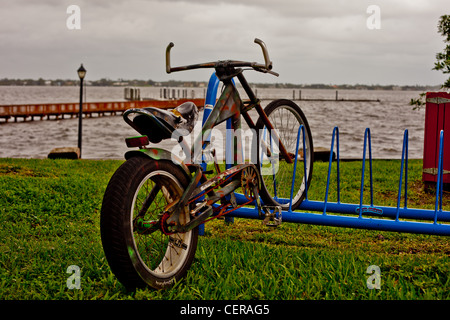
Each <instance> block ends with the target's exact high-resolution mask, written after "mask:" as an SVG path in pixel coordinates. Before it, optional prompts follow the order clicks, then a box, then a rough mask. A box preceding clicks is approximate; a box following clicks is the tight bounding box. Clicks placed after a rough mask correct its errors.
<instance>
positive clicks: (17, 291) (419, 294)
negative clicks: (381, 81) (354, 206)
mask: <svg viewBox="0 0 450 320" xmlns="http://www.w3.org/2000/svg"><path fill="white" fill-rule="evenodd" d="M120 164H121V161H114V160H108V161H99V160H98V161H94V160H92V161H91V160H75V161H74V160H48V159H0V190H1V191H0V192H1V198H0V225H1V228H0V238H1V239H2V241H1V243H0V299H4V300H36V299H39V300H72V299H75V300H87V299H89V300H91V299H94V300H110V299H113V300H119V299H120V300H129V299H162V300H170V299H183V300H184V299H192V300H221V299H225V300H228V299H232V300H234V299H238V300H247V299H264V300H292V299H313V300H316V299H362V300H366V299H382V300H394V299H418V300H425V299H426V300H429V299H432V300H435V299H450V278H449V275H450V239H449V237H445V236H431V235H416V234H406V233H395V232H384V231H370V230H356V229H347V228H336V227H325V226H315V225H301V224H293V223H283V224H281V226H279V227H278V228H268V227H265V226H263V225H262V224H261V221H256V220H246V219H239V218H235V219H234V223H233V224H228V223H225V222H224V221H223V220H214V221H212V222H210V223H208V224H207V225H206V231H205V236H202V237H200V238H199V245H198V249H197V253H196V256H195V259H194V262H193V265H192V267H191V269H190V271H189V272H188V275H187V277H186V278H185V279H183V280H182V281H180V282H179V283H177V284H176V285H175V287H173V288H172V289H170V290H166V291H157V290H153V289H150V288H147V289H138V290H136V291H134V292H128V291H126V290H125V288H124V287H123V286H122V285H121V284H120V283H119V282H118V281H117V279H116V278H115V276H114V275H113V274H112V273H111V271H110V269H109V266H108V264H107V261H106V259H105V257H104V253H103V249H102V245H101V241H100V232H99V216H100V208H101V202H102V197H103V192H104V190H105V188H106V185H107V183H108V181H109V178H110V177H111V175H112V174H113V172H114V171H115V169H116V168H117V167H118V166H119V165H120ZM327 168H328V164H327V163H321V162H317V163H315V165H314V175H313V180H312V181H313V184H312V187H311V189H310V193H309V196H310V199H312V200H314V199H316V200H323V196H324V192H325V181H326V175H327ZM399 168H400V162H399V161H392V160H390V161H389V160H376V161H374V187H375V203H376V204H377V205H389V206H395V205H396V201H397V188H398V175H399ZM366 170H368V167H366ZM421 170H422V162H421V161H420V160H414V161H410V171H409V176H408V179H409V185H410V189H409V195H408V197H409V204H408V205H409V206H410V207H423V208H433V206H434V195H432V194H428V193H426V192H424V191H423V187H422V183H421ZM341 175H342V177H341V179H342V180H341V189H342V190H341V192H342V199H341V201H342V202H348V203H359V184H360V178H361V162H343V163H341ZM332 180H333V181H334V180H335V173H333V175H332ZM366 180H367V181H368V179H367V178H366ZM334 186H335V183H333V184H332V187H331V190H330V198H329V200H330V201H335V199H336V196H335V187H334ZM366 194H367V195H366V196H365V202H366V201H367V199H368V198H367V197H368V191H366ZM444 208H445V209H446V210H449V208H450V203H449V195H448V194H447V193H444ZM71 265H76V266H78V267H79V268H80V272H81V273H80V286H79V289H69V288H68V286H67V280H68V278H69V277H70V276H71V275H72V274H71V273H67V268H68V267H69V266H71ZM371 265H376V266H378V267H379V268H380V273H379V274H378V276H379V279H380V280H381V282H380V285H381V289H379V290H377V289H369V288H368V286H367V279H368V278H369V277H370V276H371V274H369V273H367V268H368V267H369V266H371Z"/></svg>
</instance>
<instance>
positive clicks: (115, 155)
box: [0, 86, 425, 159]
mask: <svg viewBox="0 0 450 320" xmlns="http://www.w3.org/2000/svg"><path fill="white" fill-rule="evenodd" d="M123 91H124V89H123V88H121V87H87V90H86V94H85V97H86V100H85V101H92V102H94V101H121V100H123V96H124V95H123ZM192 91H194V92H195V96H196V97H204V91H205V90H204V89H203V88H190V89H188V92H189V96H191V94H192ZM257 92H258V96H259V97H260V98H264V97H271V98H292V97H293V90H292V89H258V91H257ZM419 93H420V92H414V91H379V90H373V91H372V90H339V98H344V99H380V100H381V102H336V101H326V102H320V101H311V102H309V101H296V102H297V103H298V104H299V106H300V107H301V109H302V110H303V112H304V113H305V115H306V117H307V119H308V122H309V125H310V127H311V132H312V135H313V139H314V146H315V147H325V148H330V144H331V135H332V131H333V128H334V127H335V126H338V127H339V132H340V140H339V143H340V156H341V158H361V157H362V154H363V143H364V131H365V129H366V128H367V127H369V128H370V130H371V137H372V155H373V157H374V158H378V159H380V158H389V159H399V158H401V151H402V141H403V132H404V130H405V129H408V131H409V157H410V158H422V156H423V135H424V118H425V111H424V110H423V109H422V110H419V111H413V110H412V107H411V106H410V105H409V104H408V103H409V101H410V99H411V98H417V97H418V95H419ZM78 94H79V89H78V87H18V86H11V87H8V86H0V104H21V103H23V104H25V103H50V102H53V103H56V102H76V101H78V99H79V96H78ZM298 94H299V90H298V89H297V90H295V96H296V97H298ZM301 94H302V98H326V99H334V98H335V94H336V91H335V90H313V89H302V92H301ZM159 96H160V88H141V97H152V98H159ZM242 96H243V97H244V96H245V95H244V94H243V95H242ZM267 103H269V101H266V100H264V101H263V106H265V105H266V104H267ZM201 116H202V114H200V119H201ZM256 120H257V118H256V117H254V121H255V122H256ZM134 135H136V132H135V131H134V130H133V129H132V128H131V127H129V126H128V125H127V124H126V123H125V122H124V121H123V120H122V117H121V116H120V115H119V116H105V117H95V116H94V117H92V118H84V119H83V148H82V157H83V158H85V159H122V158H123V154H124V153H125V152H126V151H127V147H126V146H125V143H124V139H125V137H127V136H134ZM77 139H78V119H75V118H74V119H64V120H44V121H39V120H38V121H28V122H17V123H14V122H13V121H10V122H8V123H4V122H1V123H0V157H13V158H45V157H47V155H48V153H49V152H50V150H51V149H53V148H55V147H67V146H76V145H77ZM164 146H165V147H166V148H168V149H169V150H170V149H171V148H172V147H173V146H174V142H170V143H164Z"/></svg>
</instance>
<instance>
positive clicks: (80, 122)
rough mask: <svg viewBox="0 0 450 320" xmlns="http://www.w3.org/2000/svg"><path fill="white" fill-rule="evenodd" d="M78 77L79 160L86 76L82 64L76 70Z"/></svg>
mask: <svg viewBox="0 0 450 320" xmlns="http://www.w3.org/2000/svg"><path fill="white" fill-rule="evenodd" d="M77 72H78V77H79V78H80V108H79V115H78V149H79V150H80V159H81V131H82V129H81V128H82V118H83V79H84V77H85V76H86V69H84V67H83V64H81V66H80V67H79V68H78V70H77Z"/></svg>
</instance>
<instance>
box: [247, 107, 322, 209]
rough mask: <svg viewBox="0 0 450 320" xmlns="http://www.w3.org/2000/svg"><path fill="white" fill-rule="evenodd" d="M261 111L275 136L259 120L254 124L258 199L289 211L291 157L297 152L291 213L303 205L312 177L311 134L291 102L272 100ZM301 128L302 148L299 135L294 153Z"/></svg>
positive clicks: (291, 174) (292, 170)
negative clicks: (256, 144)
mask: <svg viewBox="0 0 450 320" xmlns="http://www.w3.org/2000/svg"><path fill="white" fill-rule="evenodd" d="M264 111H265V113H266V115H267V117H268V118H269V121H270V122H271V124H272V126H273V128H274V130H275V132H276V134H274V133H273V132H270V130H268V128H267V127H266V125H265V124H264V121H263V119H262V118H261V117H260V118H259V119H258V121H257V123H256V129H257V133H258V136H259V148H258V149H259V152H258V160H257V161H258V168H259V170H260V173H261V177H262V179H261V180H262V181H261V190H260V195H261V198H262V200H263V202H264V203H265V204H269V205H276V206H281V207H282V209H284V210H286V209H288V208H289V203H290V198H291V187H292V177H293V175H294V164H295V154H296V153H297V152H298V156H297V164H296V166H295V167H296V168H295V169H296V170H295V182H294V188H293V193H292V209H295V208H297V207H298V206H299V205H300V203H301V202H302V201H303V199H304V197H305V190H306V186H307V185H308V186H309V184H310V181H311V177H312V170H313V161H314V149H313V139H312V135H311V130H310V128H309V125H308V121H307V120H306V117H305V115H304V113H303V112H302V110H301V109H300V107H299V106H298V105H297V104H296V103H295V102H293V101H291V100H286V99H279V100H274V101H272V102H271V103H269V104H268V105H267V107H265V109H264ZM301 125H303V127H304V129H305V130H304V131H303V132H304V133H305V146H304V147H303V137H302V135H303V133H302V131H301V132H300V141H299V149H298V150H297V137H298V131H299V128H300V126H301ZM277 137H279V140H280V141H281V143H282V144H283V145H284V147H285V148H286V151H287V152H288V153H289V154H290V157H291V159H292V163H288V162H287V161H286V160H285V159H284V157H283V156H282V154H281V152H280V144H279V141H278V138H277ZM305 165H306V170H305ZM305 177H306V178H307V179H305Z"/></svg>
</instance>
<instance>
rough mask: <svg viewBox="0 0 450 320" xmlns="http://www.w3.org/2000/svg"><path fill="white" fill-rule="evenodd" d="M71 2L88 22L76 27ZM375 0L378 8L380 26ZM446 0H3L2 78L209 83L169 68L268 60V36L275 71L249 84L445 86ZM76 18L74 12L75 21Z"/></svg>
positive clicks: (203, 75) (201, 75) (252, 77)
mask: <svg viewBox="0 0 450 320" xmlns="http://www.w3.org/2000/svg"><path fill="white" fill-rule="evenodd" d="M70 5H77V6H79V8H80V27H81V28H80V29H69V28H68V27H67V20H68V18H69V17H70V16H71V14H68V13H67V8H68V7H69V6H70ZM371 5H376V6H378V8H379V9H380V11H379V12H380V29H370V28H368V20H369V25H370V26H373V22H374V20H373V18H374V17H375V16H374V14H375V13H374V12H373V11H371V12H369V13H368V12H367V9H368V7H369V6H371ZM444 14H450V1H448V0H428V1H425V0H389V1H388V0H386V1H384V0H383V1H382V0H371V1H366V0H348V1H344V0H342V1H340V0H276V1H274V0H247V1H245V0H239V1H238V0H227V1H219V0H194V1H177V0H171V1H168V0H164V1H162V0H161V1H153V0H149V1H144V0H95V1H93V0H91V1H87V0H85V1H82V0H40V1H31V0H27V1H26V0H0V44H1V50H0V78H5V77H6V78H39V77H42V78H44V79H56V78H63V79H76V78H77V75H76V69H77V68H78V67H79V65H80V63H83V64H84V66H85V68H86V69H87V76H86V79H87V80H89V79H90V80H97V79H100V78H110V79H119V78H123V79H152V80H155V81H161V80H169V79H175V80H196V81H207V80H208V78H209V75H210V74H211V72H212V70H196V71H187V72H179V73H173V74H170V75H168V74H166V72H165V65H164V64H165V60H164V53H165V48H166V46H167V44H168V43H169V42H171V41H172V42H174V43H175V47H174V48H173V49H172V65H173V66H175V65H184V64H192V63H200V62H207V61H215V60H219V59H239V60H248V61H258V62H262V61H263V57H262V54H261V50H260V48H259V46H257V45H256V44H255V43H253V40H254V38H255V37H258V38H260V39H262V40H263V41H264V42H265V43H266V45H267V47H268V49H269V53H270V58H271V60H272V61H273V67H274V68H273V70H274V71H277V72H278V73H280V77H278V78H276V77H273V76H271V75H267V74H260V73H255V72H247V73H246V75H247V77H248V80H249V81H250V82H283V83H284V82H290V83H299V84H300V83H326V84H344V83H347V84H356V83H363V84H398V85H415V84H431V85H435V84H442V83H443V82H444V79H445V78H446V77H445V76H444V75H442V74H441V73H440V72H438V71H434V70H431V69H432V68H433V65H434V61H435V55H436V53H437V52H440V51H442V50H443V48H444V47H445V44H444V43H443V37H442V36H441V35H439V34H438V32H437V23H438V20H439V17H440V16H441V15H444ZM71 21H72V20H71Z"/></svg>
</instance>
